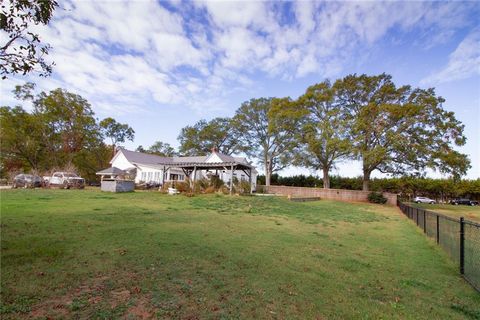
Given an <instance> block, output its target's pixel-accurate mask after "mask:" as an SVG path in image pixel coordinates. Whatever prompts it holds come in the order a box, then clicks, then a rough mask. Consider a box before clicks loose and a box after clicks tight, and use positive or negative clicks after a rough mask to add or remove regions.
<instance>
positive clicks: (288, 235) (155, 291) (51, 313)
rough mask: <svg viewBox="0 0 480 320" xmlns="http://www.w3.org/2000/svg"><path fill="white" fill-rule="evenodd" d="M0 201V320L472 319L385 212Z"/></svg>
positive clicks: (215, 201)
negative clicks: (47, 319)
mask: <svg viewBox="0 0 480 320" xmlns="http://www.w3.org/2000/svg"><path fill="white" fill-rule="evenodd" d="M0 195H1V237H2V239H1V240H2V241H1V246H2V250H1V313H2V314H1V318H2V319H22V318H38V319H46V318H49V317H50V318H55V319H58V318H65V319H71V318H74V319H87V318H89V319H116V318H125V319H141V318H163V319H252V318H262V319H294V318H300V319H355V318H357V319H380V318H382V319H468V318H470V319H479V318H480V294H478V293H477V292H475V291H474V290H473V289H472V288H471V287H470V286H469V285H467V284H466V283H465V281H464V280H463V279H461V278H460V277H459V275H458V270H457V266H456V265H454V264H453V263H452V262H450V260H449V259H448V258H447V256H446V254H444V253H443V252H442V251H441V249H440V248H439V247H437V246H436V245H435V244H434V243H433V242H432V241H430V240H429V239H427V238H426V237H425V236H424V235H423V233H422V232H421V230H420V229H418V228H417V227H416V226H414V225H413V223H412V222H411V221H409V220H408V219H407V218H406V217H405V216H403V215H402V214H400V212H399V211H398V209H397V208H394V207H387V206H380V205H369V204H349V203H340V202H331V201H318V202H308V203H294V202H289V201H287V200H286V199H282V198H278V197H229V196H220V195H209V196H195V197H192V198H188V197H184V196H168V195H161V194H158V193H156V192H135V193H128V194H106V193H100V192H99V191H93V190H83V191H79V190H8V191H2V192H1V194H0Z"/></svg>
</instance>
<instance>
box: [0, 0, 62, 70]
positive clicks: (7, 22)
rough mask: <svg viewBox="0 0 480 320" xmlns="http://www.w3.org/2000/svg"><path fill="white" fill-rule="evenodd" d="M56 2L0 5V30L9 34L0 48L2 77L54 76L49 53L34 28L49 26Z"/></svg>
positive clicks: (20, 1)
mask: <svg viewBox="0 0 480 320" xmlns="http://www.w3.org/2000/svg"><path fill="white" fill-rule="evenodd" d="M57 6H58V3H57V1H55V0H28V1H27V0H16V1H15V0H12V1H6V2H3V1H2V4H1V10H0V29H1V30H2V31H4V32H6V33H7V34H8V37H7V38H6V42H5V43H2V44H0V74H1V76H2V79H5V78H7V76H8V75H13V74H22V75H26V74H27V73H30V72H32V71H38V72H39V74H40V75H41V76H47V75H49V74H50V73H51V72H52V63H49V62H47V61H46V60H45V56H46V55H48V52H49V50H50V45H49V44H44V43H42V41H41V38H40V36H39V35H38V34H37V33H36V32H35V31H34V30H35V29H34V27H35V25H38V24H44V25H46V24H48V23H49V21H50V19H51V18H52V15H53V12H54V10H55V8H56V7H57Z"/></svg>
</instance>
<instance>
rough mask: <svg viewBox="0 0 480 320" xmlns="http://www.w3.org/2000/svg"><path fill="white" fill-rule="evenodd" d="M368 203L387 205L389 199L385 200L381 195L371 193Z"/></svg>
mask: <svg viewBox="0 0 480 320" xmlns="http://www.w3.org/2000/svg"><path fill="white" fill-rule="evenodd" d="M368 201H369V202H371V203H380V204H385V203H386V202H387V198H385V197H384V196H383V195H382V194H381V193H378V192H370V193H369V194H368Z"/></svg>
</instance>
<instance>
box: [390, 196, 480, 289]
mask: <svg viewBox="0 0 480 320" xmlns="http://www.w3.org/2000/svg"><path fill="white" fill-rule="evenodd" d="M398 207H399V208H400V210H401V211H402V212H403V213H404V214H405V215H406V216H407V217H408V218H409V219H411V220H413V221H414V222H415V223H416V225H417V226H418V227H420V228H422V230H423V232H424V233H425V234H426V235H427V236H428V237H430V238H433V239H435V241H436V242H437V244H438V245H439V246H441V247H442V248H443V249H444V250H445V251H446V252H447V254H448V255H449V256H450V257H451V258H452V260H453V261H455V262H456V263H458V265H459V268H460V274H462V276H463V277H464V278H465V280H467V282H468V283H470V284H471V285H472V286H473V287H474V288H475V289H476V290H477V291H479V292H480V224H479V223H475V222H472V221H468V220H464V219H463V218H460V219H455V218H452V217H448V216H445V215H443V214H440V213H436V212H433V211H429V210H425V209H421V208H415V207H412V206H409V205H407V204H404V203H402V202H401V201H398Z"/></svg>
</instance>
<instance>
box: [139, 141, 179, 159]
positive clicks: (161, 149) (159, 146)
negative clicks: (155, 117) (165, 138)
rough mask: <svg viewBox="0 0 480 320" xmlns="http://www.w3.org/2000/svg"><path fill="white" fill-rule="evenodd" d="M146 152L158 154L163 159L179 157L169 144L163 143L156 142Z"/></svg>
mask: <svg viewBox="0 0 480 320" xmlns="http://www.w3.org/2000/svg"><path fill="white" fill-rule="evenodd" d="M144 152H146V153H151V154H156V155H157V156H161V157H173V156H176V155H177V152H176V151H175V149H174V148H173V147H172V146H171V145H170V144H169V143H166V142H162V141H155V143H154V144H152V145H151V146H150V148H148V149H147V150H144Z"/></svg>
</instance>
